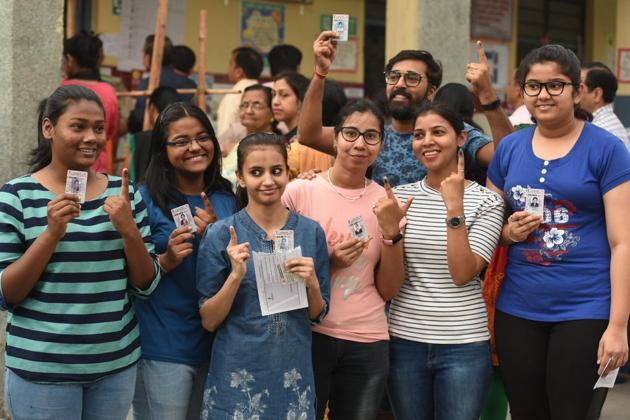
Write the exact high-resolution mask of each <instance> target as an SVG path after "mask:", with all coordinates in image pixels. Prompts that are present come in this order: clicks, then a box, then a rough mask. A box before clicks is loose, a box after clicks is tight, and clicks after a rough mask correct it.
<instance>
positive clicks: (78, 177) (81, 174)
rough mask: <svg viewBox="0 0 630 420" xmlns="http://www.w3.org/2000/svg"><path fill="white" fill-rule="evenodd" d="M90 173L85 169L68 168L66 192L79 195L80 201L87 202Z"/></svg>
mask: <svg viewBox="0 0 630 420" xmlns="http://www.w3.org/2000/svg"><path fill="white" fill-rule="evenodd" d="M87 178H88V173H87V172H85V171H73V170H72V169H69V170H68V173H67V175H66V192H67V193H69V194H74V195H77V196H79V203H85V191H86V190H87Z"/></svg>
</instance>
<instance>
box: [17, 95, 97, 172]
mask: <svg viewBox="0 0 630 420" xmlns="http://www.w3.org/2000/svg"><path fill="white" fill-rule="evenodd" d="M79 101H90V102H94V103H96V104H97V105H98V107H99V108H100V109H101V111H103V118H105V108H104V107H103V103H102V102H101V100H100V99H99V97H98V95H96V93H94V91H93V90H91V89H88V88H86V87H83V86H81V85H67V86H60V87H58V88H57V89H55V91H54V92H53V93H52V94H51V95H50V96H49V97H48V98H47V99H44V100H43V101H41V102H40V103H39V105H38V107H37V111H38V115H37V124H38V127H37V147H35V148H34V149H32V150H31V152H30V154H29V156H30V158H29V160H28V164H29V166H30V172H31V173H32V172H37V171H39V170H40V169H43V168H45V167H46V166H48V165H49V164H50V162H51V161H52V148H51V146H50V140H49V139H47V138H46V137H45V136H44V132H43V128H44V120H49V121H50V123H51V124H52V125H53V126H55V125H57V122H58V121H59V118H60V117H61V116H62V115H63V114H64V113H65V112H66V110H67V109H68V106H70V104H71V103H75V102H79Z"/></svg>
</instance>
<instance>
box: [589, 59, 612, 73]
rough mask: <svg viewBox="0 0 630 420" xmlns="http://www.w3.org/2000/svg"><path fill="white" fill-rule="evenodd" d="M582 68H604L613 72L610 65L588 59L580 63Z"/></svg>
mask: <svg viewBox="0 0 630 420" xmlns="http://www.w3.org/2000/svg"><path fill="white" fill-rule="evenodd" d="M582 68H583V69H596V68H599V69H604V70H608V71H609V72H611V73H612V72H613V71H612V70H611V69H610V67H608V66H607V65H606V64H604V63H602V62H601V61H590V62H588V63H582Z"/></svg>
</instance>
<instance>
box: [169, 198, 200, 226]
mask: <svg viewBox="0 0 630 420" xmlns="http://www.w3.org/2000/svg"><path fill="white" fill-rule="evenodd" d="M171 214H172V215H173V221H174V222H175V226H177V228H180V227H182V226H190V227H191V228H192V230H191V231H190V232H191V233H195V232H196V231H197V225H196V224H195V219H193V215H192V211H191V210H190V206H189V205H188V204H184V205H183V206H179V207H176V208H174V209H172V210H171Z"/></svg>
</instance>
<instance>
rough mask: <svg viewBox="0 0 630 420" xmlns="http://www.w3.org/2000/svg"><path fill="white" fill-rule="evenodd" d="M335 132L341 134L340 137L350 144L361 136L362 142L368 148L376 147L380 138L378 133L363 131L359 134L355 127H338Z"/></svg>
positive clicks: (380, 135)
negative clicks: (368, 146)
mask: <svg viewBox="0 0 630 420" xmlns="http://www.w3.org/2000/svg"><path fill="white" fill-rule="evenodd" d="M337 132H339V133H341V137H343V138H344V139H346V141H349V142H350V143H354V142H355V141H357V139H358V138H359V137H361V136H363V140H364V141H365V142H366V143H367V144H369V145H370V146H376V145H377V144H379V142H380V141H381V137H382V134H381V132H380V131H376V130H365V131H364V132H361V131H359V130H357V129H356V128H355V127H339V128H337Z"/></svg>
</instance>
